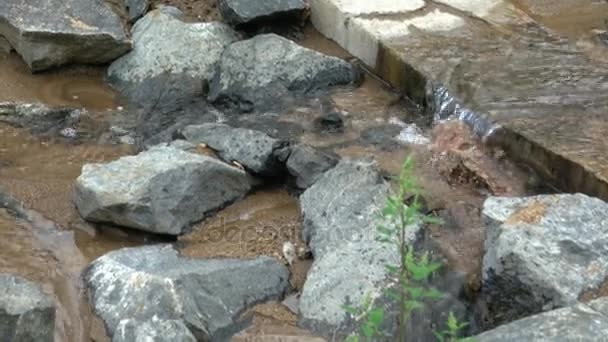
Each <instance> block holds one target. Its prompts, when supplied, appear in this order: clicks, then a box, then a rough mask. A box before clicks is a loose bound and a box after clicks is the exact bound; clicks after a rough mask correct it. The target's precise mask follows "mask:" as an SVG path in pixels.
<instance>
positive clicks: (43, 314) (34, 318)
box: [0, 274, 55, 342]
mask: <svg viewBox="0 0 608 342" xmlns="http://www.w3.org/2000/svg"><path fill="white" fill-rule="evenodd" d="M54 331H55V306H54V304H53V301H52V300H51V299H50V298H48V297H47V296H46V295H45V294H44V293H42V290H41V289H40V287H39V286H38V285H36V284H35V283H33V282H31V281H29V280H26V279H23V278H20V277H16V276H13V275H10V274H0V341H24V342H25V341H36V342H52V341H53V339H54Z"/></svg>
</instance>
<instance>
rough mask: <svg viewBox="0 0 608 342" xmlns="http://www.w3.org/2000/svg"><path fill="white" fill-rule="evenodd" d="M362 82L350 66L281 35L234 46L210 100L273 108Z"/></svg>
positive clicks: (243, 107)
mask: <svg viewBox="0 0 608 342" xmlns="http://www.w3.org/2000/svg"><path fill="white" fill-rule="evenodd" d="M357 78H358V73H357V71H356V69H355V68H354V67H353V66H352V65H351V64H349V63H347V62H345V61H343V60H341V59H338V58H335V57H329V56H326V55H323V54H321V53H318V52H316V51H313V50H310V49H306V48H304V47H301V46H299V45H297V44H296V43H294V42H292V41H290V40H288V39H285V38H282V37H280V36H278V35H275V34H263V35H259V36H256V37H254V38H252V39H249V40H245V41H240V42H237V43H234V44H232V45H230V46H229V47H228V48H226V50H225V51H224V53H223V54H222V58H221V61H220V64H219V69H218V72H217V74H216V75H215V76H214V78H213V80H212V82H211V84H210V88H209V100H210V101H211V102H213V103H216V104H220V105H224V106H235V107H237V108H239V109H240V110H241V111H245V112H248V111H252V110H253V109H264V108H272V107H274V106H277V105H279V104H280V103H279V102H280V99H281V98H283V97H284V96H286V95H288V94H303V93H306V92H310V91H313V90H318V89H324V88H327V87H330V86H334V85H341V84H349V83H353V82H354V81H355V80H357Z"/></svg>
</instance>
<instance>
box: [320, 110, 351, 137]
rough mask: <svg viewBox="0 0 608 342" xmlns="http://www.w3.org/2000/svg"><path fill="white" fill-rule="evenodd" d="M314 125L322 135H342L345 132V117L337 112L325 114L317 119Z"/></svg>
mask: <svg viewBox="0 0 608 342" xmlns="http://www.w3.org/2000/svg"><path fill="white" fill-rule="evenodd" d="M313 124H314V126H315V128H316V129H317V130H319V131H320V132H322V133H342V132H343V131H344V116H343V115H342V114H340V113H337V112H331V113H327V114H323V115H321V116H319V117H318V118H316V119H315V120H314V122H313Z"/></svg>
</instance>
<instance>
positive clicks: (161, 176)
mask: <svg viewBox="0 0 608 342" xmlns="http://www.w3.org/2000/svg"><path fill="white" fill-rule="evenodd" d="M250 187H251V179H250V177H249V176H248V175H247V174H246V173H245V172H244V171H242V170H239V169H237V168H235V167H232V166H230V165H228V164H225V163H223V162H221V161H219V160H217V159H214V158H211V157H207V156H203V155H198V154H194V153H188V152H184V151H182V150H179V149H177V148H172V147H167V146H159V147H153V148H151V149H149V150H147V151H145V152H142V153H140V154H138V155H136V156H128V157H123V158H120V159H118V160H116V161H113V162H111V163H108V164H86V165H85V166H84V167H83V168H82V174H81V175H80V177H78V179H77V180H76V187H75V191H74V203H75V204H76V207H77V209H78V211H79V212H80V215H82V217H83V218H84V219H86V220H89V221H94V222H108V223H114V224H116V225H119V226H124V227H129V228H134V229H139V230H143V231H148V232H152V233H161V234H172V235H178V234H181V233H182V232H183V231H184V229H186V228H187V227H188V226H189V225H190V224H191V223H194V222H197V221H200V220H201V219H203V218H204V217H205V216H206V215H208V214H209V213H211V212H213V211H215V210H218V209H220V208H222V207H224V206H226V205H227V204H229V203H231V202H233V201H235V200H237V199H239V198H241V197H243V196H244V195H245V194H247V192H248V191H249V190H250Z"/></svg>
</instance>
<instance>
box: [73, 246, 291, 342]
mask: <svg viewBox="0 0 608 342" xmlns="http://www.w3.org/2000/svg"><path fill="white" fill-rule="evenodd" d="M84 279H85V282H86V284H87V287H88V289H89V293H90V295H91V303H92V305H93V307H94V309H95V312H96V313H97V315H99V317H100V318H101V319H102V320H103V321H104V323H105V326H106V328H107V330H108V333H109V334H110V336H115V335H116V334H117V333H118V332H120V334H121V336H122V334H133V333H134V334H136V335H138V336H141V337H142V338H143V336H155V335H157V334H158V333H159V332H161V331H163V330H166V331H167V332H170V333H171V334H174V335H176V336H178V335H179V336H182V337H184V336H185V337H186V339H185V340H186V341H187V340H188V339H187V338H189V337H188V336H189V335H188V333H187V332H186V331H184V329H183V328H184V326H186V327H187V328H188V329H189V330H190V332H191V334H192V335H194V337H195V338H196V339H197V340H198V341H212V342H215V341H228V340H229V339H230V337H231V336H232V335H233V334H235V333H236V332H238V331H240V330H242V329H243V327H244V325H246V323H247V322H244V321H242V320H241V318H240V316H241V313H243V311H245V310H246V309H248V308H250V307H253V306H254V305H256V304H258V303H261V302H264V301H267V300H273V299H274V300H276V299H280V298H281V297H282V296H283V295H284V293H285V291H286V290H287V288H288V287H289V282H288V281H289V272H288V271H287V269H286V268H285V267H284V266H283V265H282V264H281V263H279V262H278V261H277V260H275V259H272V258H269V257H259V258H257V259H253V260H236V259H205V260H203V259H198V260H197V259H189V258H183V257H181V256H180V255H179V253H178V252H177V251H176V250H175V249H174V248H173V247H172V246H170V245H156V246H149V247H138V248H125V249H121V250H118V251H115V252H111V253H108V254H106V255H104V256H102V257H101V258H99V259H97V260H95V261H94V262H93V263H92V264H91V265H90V266H89V267H88V269H87V270H86V271H85V272H84ZM130 320H133V321H134V322H148V323H134V322H129V321H130ZM176 321H178V322H181V324H180V323H178V322H176ZM134 324H135V325H137V326H134ZM133 329H135V331H133ZM131 336H132V335H131ZM166 337H167V336H165V337H164V338H166ZM115 338H116V337H115ZM118 340H119V341H120V339H118Z"/></svg>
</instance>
